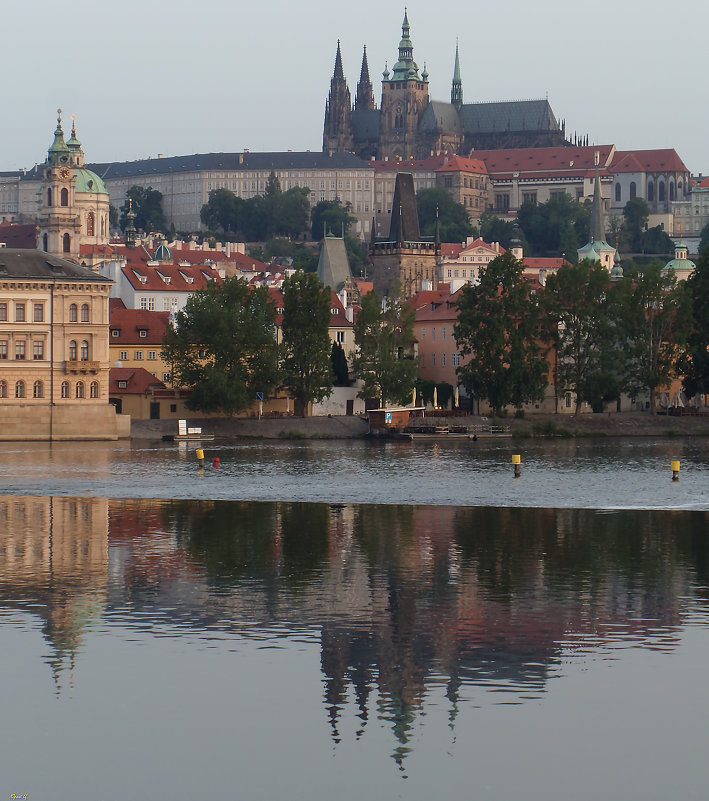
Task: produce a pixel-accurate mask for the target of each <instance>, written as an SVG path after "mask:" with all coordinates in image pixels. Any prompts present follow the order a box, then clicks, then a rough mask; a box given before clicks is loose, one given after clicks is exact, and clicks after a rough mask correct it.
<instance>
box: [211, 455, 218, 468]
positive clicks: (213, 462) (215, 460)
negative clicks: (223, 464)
mask: <svg viewBox="0 0 709 801" xmlns="http://www.w3.org/2000/svg"><path fill="white" fill-rule="evenodd" d="M212 467H219V457H218V456H215V457H214V459H212Z"/></svg>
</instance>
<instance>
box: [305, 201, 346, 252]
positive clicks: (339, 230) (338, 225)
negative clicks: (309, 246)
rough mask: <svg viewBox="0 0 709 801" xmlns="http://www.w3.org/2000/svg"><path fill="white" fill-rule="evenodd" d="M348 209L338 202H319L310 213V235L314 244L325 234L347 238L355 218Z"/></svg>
mask: <svg viewBox="0 0 709 801" xmlns="http://www.w3.org/2000/svg"><path fill="white" fill-rule="evenodd" d="M349 212H350V210H349V208H347V207H345V206H343V205H342V203H340V201H339V200H321V201H320V202H319V203H316V204H315V206H314V207H313V210H312V211H311V213H310V234H311V236H312V238H313V241H314V242H319V241H320V240H321V239H322V238H323V237H324V236H325V233H326V232H328V231H329V232H330V233H332V234H334V235H335V236H347V233H348V231H349V228H350V225H352V223H353V222H354V221H355V218H354V217H352V215H351V214H350V213H349Z"/></svg>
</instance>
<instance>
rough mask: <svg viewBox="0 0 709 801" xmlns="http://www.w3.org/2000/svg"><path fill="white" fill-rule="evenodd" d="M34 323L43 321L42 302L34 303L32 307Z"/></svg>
mask: <svg viewBox="0 0 709 801" xmlns="http://www.w3.org/2000/svg"><path fill="white" fill-rule="evenodd" d="M32 313H33V316H34V321H35V323H42V322H44V303H35V304H34V305H33V307H32Z"/></svg>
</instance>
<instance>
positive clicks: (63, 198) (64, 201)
mask: <svg viewBox="0 0 709 801" xmlns="http://www.w3.org/2000/svg"><path fill="white" fill-rule="evenodd" d="M59 205H60V206H68V205H69V190H68V189H67V188H66V187H64V189H62V191H61V194H60V195H59ZM64 236H67V234H64Z"/></svg>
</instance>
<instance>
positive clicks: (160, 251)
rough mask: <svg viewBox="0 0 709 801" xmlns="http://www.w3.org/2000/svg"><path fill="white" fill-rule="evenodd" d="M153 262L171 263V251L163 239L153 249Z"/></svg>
mask: <svg viewBox="0 0 709 801" xmlns="http://www.w3.org/2000/svg"><path fill="white" fill-rule="evenodd" d="M153 261H169V262H172V251H171V250H170V248H169V247H168V246H167V242H166V241H165V240H164V239H163V240H162V242H161V243H160V244H159V245H158V246H157V248H155V253H154V255H153Z"/></svg>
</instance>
